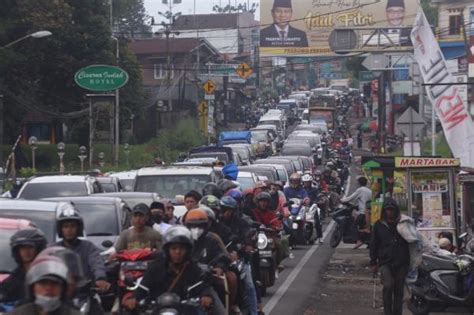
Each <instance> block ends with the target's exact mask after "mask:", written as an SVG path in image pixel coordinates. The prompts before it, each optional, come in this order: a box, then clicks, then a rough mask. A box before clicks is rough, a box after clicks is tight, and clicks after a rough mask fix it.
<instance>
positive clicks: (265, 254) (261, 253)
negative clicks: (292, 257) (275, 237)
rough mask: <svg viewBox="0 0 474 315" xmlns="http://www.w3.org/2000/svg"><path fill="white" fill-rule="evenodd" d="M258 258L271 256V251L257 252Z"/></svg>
mask: <svg viewBox="0 0 474 315" xmlns="http://www.w3.org/2000/svg"><path fill="white" fill-rule="evenodd" d="M259 254H260V256H266V257H269V256H271V255H272V251H271V250H261V251H260V252H259Z"/></svg>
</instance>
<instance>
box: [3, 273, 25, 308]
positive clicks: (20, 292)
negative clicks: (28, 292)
mask: <svg viewBox="0 0 474 315" xmlns="http://www.w3.org/2000/svg"><path fill="white" fill-rule="evenodd" d="M25 276H26V271H25V270H24V269H23V268H21V267H17V268H16V269H15V270H13V271H12V273H11V274H10V275H9V276H8V278H6V279H5V280H4V281H3V282H2V283H0V301H2V302H19V301H22V300H23V299H24V298H25Z"/></svg>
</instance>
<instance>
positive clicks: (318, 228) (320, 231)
mask: <svg viewBox="0 0 474 315" xmlns="http://www.w3.org/2000/svg"><path fill="white" fill-rule="evenodd" d="M321 211H322V210H321ZM314 228H315V229H316V237H317V238H323V227H322V226H321V219H320V217H319V213H318V211H316V212H315V213H314Z"/></svg>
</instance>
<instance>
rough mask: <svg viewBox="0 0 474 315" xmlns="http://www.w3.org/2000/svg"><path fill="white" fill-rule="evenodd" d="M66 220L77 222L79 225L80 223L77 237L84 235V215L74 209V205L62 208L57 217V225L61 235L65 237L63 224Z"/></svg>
mask: <svg viewBox="0 0 474 315" xmlns="http://www.w3.org/2000/svg"><path fill="white" fill-rule="evenodd" d="M66 221H74V222H77V225H78V229H77V237H79V236H84V221H83V220H82V216H81V214H80V213H79V211H77V210H76V209H74V207H72V206H70V207H67V208H64V209H62V210H61V213H59V215H58V217H57V219H56V227H57V230H58V235H59V237H63V232H62V229H61V227H62V224H63V223H64V222H66Z"/></svg>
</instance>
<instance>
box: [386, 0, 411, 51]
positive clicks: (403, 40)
mask: <svg viewBox="0 0 474 315" xmlns="http://www.w3.org/2000/svg"><path fill="white" fill-rule="evenodd" d="M405 11H406V9H405V0H387V7H386V8H385V14H386V16H387V25H388V27H393V28H390V29H389V30H388V33H389V34H398V35H400V37H399V41H400V45H402V46H411V39H410V33H411V28H406V27H407V25H405V23H404V22H405Z"/></svg>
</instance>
